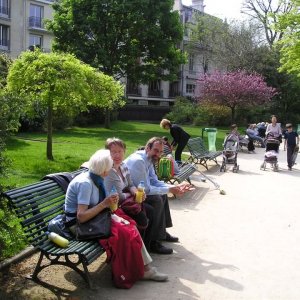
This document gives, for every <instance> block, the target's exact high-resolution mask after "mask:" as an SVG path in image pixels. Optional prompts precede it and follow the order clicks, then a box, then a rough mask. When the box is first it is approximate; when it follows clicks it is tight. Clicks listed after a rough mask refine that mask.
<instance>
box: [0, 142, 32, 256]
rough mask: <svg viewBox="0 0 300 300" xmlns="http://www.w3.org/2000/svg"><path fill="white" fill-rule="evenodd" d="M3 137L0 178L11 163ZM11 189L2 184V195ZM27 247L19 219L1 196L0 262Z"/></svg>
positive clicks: (0, 146)
mask: <svg viewBox="0 0 300 300" xmlns="http://www.w3.org/2000/svg"><path fill="white" fill-rule="evenodd" d="M4 154H5V152H4V142H3V137H0V176H1V177H3V176H5V174H6V173H7V169H8V167H9V166H10V161H9V160H8V159H7V158H6V157H5V155H4ZM8 189H9V187H4V186H3V185H2V184H0V195H2V192H3V191H4V190H8ZM25 246H26V241H25V237H24V233H23V231H22V228H21V225H20V224H19V221H18V219H17V218H16V217H15V215H14V214H13V212H12V211H11V210H10V208H9V207H8V205H7V200H6V199H5V198H4V197H2V196H0V260H3V259H5V258H7V257H11V256H13V255H14V254H16V253H18V252H19V251H21V250H22V249H24V247H25Z"/></svg>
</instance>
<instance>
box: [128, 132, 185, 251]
mask: <svg viewBox="0 0 300 300" xmlns="http://www.w3.org/2000/svg"><path fill="white" fill-rule="evenodd" d="M163 145H164V144H163V140H162V139H161V138H159V137H153V138H151V139H150V140H149V141H148V142H147V144H146V147H145V150H139V151H136V152H135V153H133V154H131V155H130V156H129V157H128V158H127V159H125V161H124V162H125V163H126V165H127V167H128V169H129V170H130V174H131V178H132V181H133V183H134V185H135V186H138V184H139V182H140V181H141V180H142V181H144V183H145V193H146V195H147V197H146V200H145V202H146V203H148V204H150V205H151V206H152V207H153V208H154V219H153V224H152V238H151V243H150V246H149V250H150V251H151V252H154V253H159V254H171V253H173V249H171V248H167V247H165V246H163V245H162V244H161V242H160V241H161V240H165V241H168V242H178V238H177V237H173V236H171V235H170V234H169V233H168V232H167V231H166V228H168V227H172V226H173V224H172V218H171V213H170V209H169V202H168V197H167V193H172V194H174V195H181V194H183V193H184V192H185V191H187V190H189V187H190V185H189V184H185V183H182V184H180V185H176V186H175V185H171V184H167V183H165V182H164V181H160V180H158V178H157V175H156V173H155V169H154V163H155V162H157V161H158V160H159V158H160V156H161V155H162V153H163ZM146 246H147V245H146Z"/></svg>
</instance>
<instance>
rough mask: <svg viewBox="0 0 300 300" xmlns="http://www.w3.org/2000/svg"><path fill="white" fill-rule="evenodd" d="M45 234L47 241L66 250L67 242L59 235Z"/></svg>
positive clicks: (53, 233)
mask: <svg viewBox="0 0 300 300" xmlns="http://www.w3.org/2000/svg"><path fill="white" fill-rule="evenodd" d="M46 234H48V239H49V240H50V241H52V242H53V243H55V244H56V245H58V246H60V247H62V248H67V247H68V246H69V241H68V240H67V239H65V238H64V237H62V236H60V235H59V234H57V233H55V232H47V233H46Z"/></svg>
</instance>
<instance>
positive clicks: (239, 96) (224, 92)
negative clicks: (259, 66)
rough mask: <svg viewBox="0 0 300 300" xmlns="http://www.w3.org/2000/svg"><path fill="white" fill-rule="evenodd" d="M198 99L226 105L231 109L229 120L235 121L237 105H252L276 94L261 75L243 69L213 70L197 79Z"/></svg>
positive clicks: (264, 101) (268, 99) (267, 99)
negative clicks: (226, 71) (233, 70)
mask: <svg viewBox="0 0 300 300" xmlns="http://www.w3.org/2000/svg"><path fill="white" fill-rule="evenodd" d="M197 93H198V100H199V102H200V103H201V101H208V102H211V103H215V104H219V105H223V106H227V107H229V108H230V109H231V121H232V122H234V121H235V111H236V108H237V107H238V106H244V107H245V106H248V107H251V106H254V105H258V104H263V103H266V102H268V101H270V100H271V98H272V97H273V96H274V95H275V94H276V91H275V89H274V88H272V87H268V86H267V84H266V83H265V81H264V79H263V77H262V76H261V75H259V74H256V73H249V74H247V73H246V72H245V71H235V72H229V73H220V72H215V73H213V74H211V75H207V74H205V75H203V76H202V77H201V78H200V79H199V81H198V88H197Z"/></svg>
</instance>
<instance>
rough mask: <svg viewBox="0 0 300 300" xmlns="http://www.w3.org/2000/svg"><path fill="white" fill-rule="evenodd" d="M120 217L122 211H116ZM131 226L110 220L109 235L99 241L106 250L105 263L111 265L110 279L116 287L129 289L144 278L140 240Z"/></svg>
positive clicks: (132, 225) (137, 233)
mask: <svg viewBox="0 0 300 300" xmlns="http://www.w3.org/2000/svg"><path fill="white" fill-rule="evenodd" d="M117 214H118V215H119V216H121V217H124V219H125V218H126V219H127V220H128V219H129V217H128V216H127V215H125V214H124V215H123V214H122V211H120V210H117ZM130 222H132V223H133V224H129V225H125V224H123V223H117V222H115V221H114V220H112V224H111V234H112V236H111V237H109V238H108V239H104V240H100V241H99V242H100V244H101V245H102V247H103V248H104V249H105V250H106V254H107V262H110V263H111V268H112V278H113V282H114V284H115V286H116V287H118V288H123V289H129V288H131V287H132V286H133V284H134V283H135V282H136V281H137V280H140V279H142V278H143V276H144V261H143V257H142V253H141V249H142V243H143V242H142V239H141V236H140V234H139V232H138V230H137V229H136V227H135V225H134V223H135V222H134V221H133V220H130Z"/></svg>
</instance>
